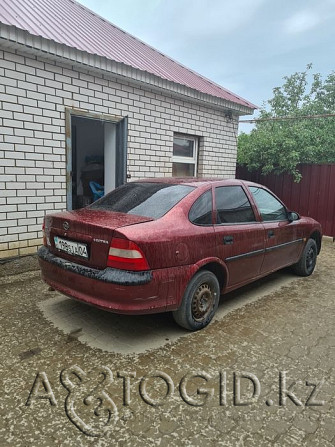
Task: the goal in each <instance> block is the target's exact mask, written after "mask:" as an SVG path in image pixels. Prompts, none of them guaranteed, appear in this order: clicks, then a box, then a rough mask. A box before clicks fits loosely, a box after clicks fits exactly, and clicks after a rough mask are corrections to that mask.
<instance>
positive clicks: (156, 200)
mask: <svg viewBox="0 0 335 447" xmlns="http://www.w3.org/2000/svg"><path fill="white" fill-rule="evenodd" d="M193 189H194V187H193V186H188V185H171V184H166V183H154V182H153V183H149V182H148V183H147V182H143V183H142V182H139V183H136V182H132V183H127V184H126V185H123V186H120V187H119V188H117V189H115V190H114V191H112V192H110V193H109V194H107V195H106V196H104V197H102V198H101V199H99V200H98V201H96V202H94V203H93V204H92V205H90V208H91V209H99V210H106V211H117V212H119V213H126V214H136V215H137V216H144V217H151V218H153V219H159V218H160V217H162V216H164V214H166V213H167V212H168V211H170V209H171V208H173V207H174V206H175V205H176V204H177V203H178V202H179V201H180V200H181V199H183V198H184V197H185V196H186V195H187V194H189V193H190V192H191V191H193Z"/></svg>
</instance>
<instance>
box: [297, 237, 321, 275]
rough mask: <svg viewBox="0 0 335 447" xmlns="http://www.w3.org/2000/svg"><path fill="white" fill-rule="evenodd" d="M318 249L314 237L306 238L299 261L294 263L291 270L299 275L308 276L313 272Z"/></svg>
mask: <svg viewBox="0 0 335 447" xmlns="http://www.w3.org/2000/svg"><path fill="white" fill-rule="evenodd" d="M317 254H318V249H317V246H316V242H315V240H314V239H308V241H307V244H306V245H305V248H304V251H303V252H302V255H301V258H300V259H299V261H298V262H297V263H296V264H294V266H293V270H294V272H295V273H296V274H297V275H299V276H309V275H311V274H312V273H313V270H314V268H315V264H316V257H317Z"/></svg>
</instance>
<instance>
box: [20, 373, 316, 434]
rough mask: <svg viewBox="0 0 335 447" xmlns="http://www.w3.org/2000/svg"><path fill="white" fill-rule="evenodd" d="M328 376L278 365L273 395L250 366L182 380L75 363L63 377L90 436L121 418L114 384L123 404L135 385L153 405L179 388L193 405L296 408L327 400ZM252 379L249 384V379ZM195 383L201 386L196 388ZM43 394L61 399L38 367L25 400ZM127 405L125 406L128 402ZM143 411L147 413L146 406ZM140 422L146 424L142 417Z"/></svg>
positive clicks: (74, 418) (70, 404)
mask: <svg viewBox="0 0 335 447" xmlns="http://www.w3.org/2000/svg"><path fill="white" fill-rule="evenodd" d="M114 377H115V380H114ZM199 381H200V384H199ZM299 382H300V385H304V386H303V388H304V389H305V392H303V391H302V389H303V388H301V387H300V389H299V390H298V391H299V393H301V392H303V395H300V396H299V397H298V394H297V391H296V390H295V389H294V388H295V385H297V384H298V383H299ZM324 382H325V379H321V380H313V381H310V380H303V381H292V380H291V381H288V380H287V372H286V371H278V381H277V386H276V387H275V388H274V390H273V392H272V393H271V395H264V394H262V386H261V382H260V380H259V379H258V378H257V376H256V375H255V374H253V373H251V372H241V371H240V372H232V377H230V378H228V377H227V373H226V371H222V370H220V371H218V372H217V373H216V374H214V375H213V374H208V373H207V372H205V371H192V372H187V373H186V374H184V375H183V376H182V377H181V378H180V380H178V383H177V384H175V382H174V381H173V379H172V378H171V377H170V376H169V375H168V374H166V373H165V372H163V371H154V372H152V373H149V374H146V375H144V376H142V377H139V378H137V379H136V372H135V371H128V372H127V371H119V372H117V373H115V375H114V376H113V373H112V371H111V370H110V368H108V367H107V366H102V367H99V370H94V371H92V372H90V373H89V374H87V373H86V372H85V371H83V370H82V369H81V368H80V367H79V366H76V365H75V366H72V367H69V368H66V369H63V370H62V372H61V374H60V383H61V384H62V386H63V387H64V388H65V389H66V391H67V396H66V398H65V402H64V407H65V413H66V415H67V417H68V418H69V420H70V421H71V422H72V423H73V424H74V425H75V426H76V427H77V428H78V429H79V430H80V431H81V432H82V433H84V434H85V435H87V436H103V435H105V434H106V432H107V431H108V430H110V429H112V428H113V427H114V426H115V423H116V422H117V421H118V420H119V415H118V409H117V406H116V404H115V402H114V401H113V399H112V398H111V397H110V393H111V385H112V384H113V385H114V387H115V388H114V391H112V392H113V396H114V398H115V399H117V402H119V401H121V402H122V403H121V406H122V407H129V405H130V403H131V400H132V398H133V397H134V396H133V395H132V393H131V391H132V390H134V389H137V392H138V394H137V393H136V394H137V397H140V399H141V401H142V402H144V403H145V404H146V405H149V406H150V407H154V408H158V407H162V406H164V405H165V404H167V403H168V402H169V400H170V399H171V398H173V397H174V396H176V394H179V397H180V399H181V401H182V402H183V403H184V404H186V405H188V406H192V407H206V406H207V405H208V404H209V405H210V408H211V409H213V403H214V402H216V404H217V405H218V406H219V407H227V406H229V405H230V404H231V405H233V406H234V407H245V406H250V405H255V404H258V405H263V406H264V405H265V407H272V406H276V407H287V406H291V408H293V407H294V406H296V407H305V408H308V407H316V406H323V405H324V404H325V401H324V400H321V399H319V398H318V395H319V393H320V391H322V390H321V388H322V386H323V384H324ZM242 384H244V387H242ZM248 384H249V386H248V387H247V388H246V387H245V385H248ZM195 385H196V392H194V386H195ZM229 388H230V390H229ZM243 389H244V390H243ZM192 390H193V391H192ZM247 390H249V391H247ZM116 393H119V394H120V395H117V394H116ZM39 399H42V400H46V401H49V404H50V405H51V406H56V405H57V400H56V398H55V395H54V392H53V390H52V387H51V385H50V382H49V380H48V377H47V375H46V373H45V372H38V373H37V375H36V378H35V381H34V383H33V386H32V388H31V391H30V394H29V397H28V399H27V402H26V405H27V406H30V405H31V404H32V403H33V401H36V400H39ZM122 410H123V411H124V410H125V408H122ZM141 415H142V416H143V415H144V413H143V411H141ZM135 418H136V415H135ZM126 419H127V418H126ZM126 419H125V415H123V416H122V417H120V420H123V421H124V420H126ZM129 421H130V420H129ZM214 422H215V421H214ZM214 422H213V420H211V417H210V412H209V424H210V425H211V427H212V428H214V429H215V428H217V427H216V426H215V423H214ZM154 423H155V422H154ZM213 423H214V425H213ZM140 425H141V427H142V428H143V430H144V429H145V427H144V426H145V424H144V423H143V421H142V423H141V424H140Z"/></svg>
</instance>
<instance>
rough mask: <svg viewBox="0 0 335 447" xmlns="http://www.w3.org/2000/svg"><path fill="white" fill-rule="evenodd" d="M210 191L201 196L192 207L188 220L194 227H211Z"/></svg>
mask: <svg viewBox="0 0 335 447" xmlns="http://www.w3.org/2000/svg"><path fill="white" fill-rule="evenodd" d="M212 208H213V207H212V190H211V189H210V190H209V191H206V192H205V193H204V194H202V195H201V196H200V197H199V198H198V199H197V200H196V201H195V202H194V203H193V205H192V207H191V209H190V212H189V215H188V217H189V219H190V222H192V223H193V224H195V225H213V222H212Z"/></svg>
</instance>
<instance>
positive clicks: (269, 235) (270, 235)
mask: <svg viewBox="0 0 335 447" xmlns="http://www.w3.org/2000/svg"><path fill="white" fill-rule="evenodd" d="M274 235H275V232H274V231H273V230H269V231H268V237H269V239H270V238H271V237H274Z"/></svg>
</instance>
